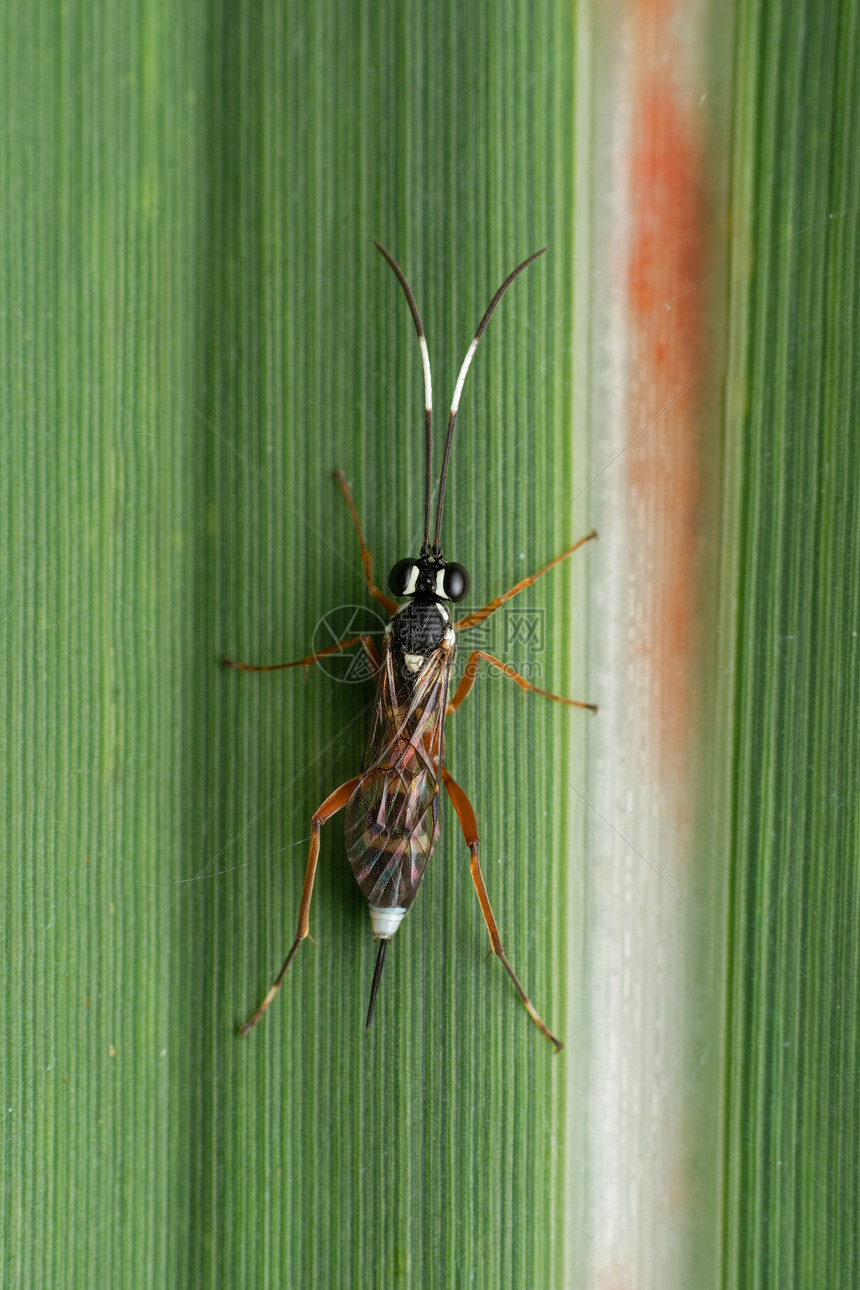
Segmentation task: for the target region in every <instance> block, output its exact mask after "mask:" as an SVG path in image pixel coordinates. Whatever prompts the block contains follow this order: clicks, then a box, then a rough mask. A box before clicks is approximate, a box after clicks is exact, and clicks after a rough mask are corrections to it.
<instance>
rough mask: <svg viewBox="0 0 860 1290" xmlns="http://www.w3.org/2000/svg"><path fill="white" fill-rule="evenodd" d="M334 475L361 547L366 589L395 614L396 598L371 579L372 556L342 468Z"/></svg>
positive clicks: (396, 607)
mask: <svg viewBox="0 0 860 1290" xmlns="http://www.w3.org/2000/svg"><path fill="white" fill-rule="evenodd" d="M334 477H335V479H336V480H337V482H338V487H339V488H340V491H341V492H342V493H343V495H344V497H345V498H346V504H347V506H348V507H349V512H350V514H351V516H352V522H353V524H354V525H355V531H356V533H357V534H358V542H359V545H360V547H361V563H362V564H363V565H364V576H365V578H366V579H367V590H368V591H369V592H370V594H371V596H373V599H374V600H378V601H379V603H380V605H384V606H385V608H386V609H387V610H388V612H389V613H390V614H396V613H397V611H398V609H399V608H400V606H399V605H398V603H397V601H396V600H392V599H391V597H390V596H386V594H385V592H384V591H380V590H379V588H378V587H377V585H376V583H375V582H374V581H373V557H372V555H371V554H370V552H369V551H368V549H367V546H366V544H365V541H364V534H363V533H362V531H361V522H360V520H359V518H358V511H357V510H356V509H355V502H354V501H353V500H352V493H351V492H350V491H349V484H348V483H347V482H346V475H345V474H344V472H343V471H342V470H336V471H335V472H334Z"/></svg>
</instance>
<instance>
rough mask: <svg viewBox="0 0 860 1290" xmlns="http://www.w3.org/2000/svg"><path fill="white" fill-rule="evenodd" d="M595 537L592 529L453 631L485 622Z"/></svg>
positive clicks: (461, 620) (469, 616)
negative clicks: (506, 603)
mask: <svg viewBox="0 0 860 1290" xmlns="http://www.w3.org/2000/svg"><path fill="white" fill-rule="evenodd" d="M596 537H597V529H592V530H591V532H590V533H587V534H586V536H585V537H584V538H580V539H579V541H578V542H574V544H573V546H569V547H568V548H567V550H566V551H562V553H561V555H557V556H556V557H555V559H554V560H550V562H549V564H545V565H544V567H543V568H542V569H538V571H537V573H533V574H532V575H531V576H530V577H528V578H523V580H522V582H518V583H517V585H516V586H515V587H511V589H510V591H506V592H505V594H504V595H503V596H498V597H497V598H496V599H495V600H491V601H490V603H489V604H488V605H484V608H483V609H476V610H475V611H474V613H472V614H467V615H466V617H465V618H461V619H460V620H459V622H456V623H454V630H455V631H458V632H462V631H465V630H466V629H467V628H468V627H477V625H478V623H483V622H486V620H487V619H488V618H489V617H490V614H494V613H495V612H496V610H497V609H500V608H501V607H502V605H503V604H505V602H506V601H508V600H511V599H513V597H514V596H516V595H519V593H520V592H521V591H525V589H526V587H530V586H531V585H532V583H533V582H537V580H538V578H541V577H543V575H544V574H545V573H549V571H550V569H554V568H555V566H556V565H557V564H561V562H562V560H566V559H567V557H568V556H569V555H573V553H574V551H578V550H579V548H580V547H581V546H585V544H586V542H591V541H593V540H594V539H595V538H596Z"/></svg>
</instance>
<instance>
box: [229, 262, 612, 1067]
mask: <svg viewBox="0 0 860 1290" xmlns="http://www.w3.org/2000/svg"><path fill="white" fill-rule="evenodd" d="M374 245H375V246H376V248H377V250H378V251H379V252H380V253H381V254H382V256H383V257H384V258H385V260H386V261H387V262H388V264H389V265H390V266H391V268H392V270H393V271H394V274H395V276H396V277H397V280H398V282H399V283H400V286H401V287H402V289H403V293H404V295H405V296H406V300H407V303H408V305H409V309H410V312H411V314H412V320H413V322H414V324H415V330H416V332H417V334H418V344H419V346H420V350H421V362H422V367H423V373H424V436H425V486H424V538H423V541H422V544H421V550H420V552H419V554H418V555H417V556H407V557H406V558H405V559H401V560H398V561H397V563H396V564H395V565H394V566H393V568H392V570H391V572H390V574H389V577H388V587H389V590H390V591H391V593H392V596H396V597H397V598H398V600H404V601H405V603H404V604H399V603H398V600H394V599H392V597H391V596H388V595H386V594H385V592H383V591H381V590H380V589H379V587H377V586H376V584H375V583H374V581H373V562H372V557H371V553H370V551H369V550H368V547H367V544H366V542H365V540H364V534H363V532H362V528H361V523H360V520H359V516H358V512H357V510H356V507H355V503H354V502H353V499H352V494H351V493H350V490H349V486H348V484H347V482H346V477H345V475H344V473H343V471H338V472H337V473H336V474H335V479H336V481H337V483H338V485H339V487H340V490H341V492H342V493H343V496H344V498H345V499H346V504H347V506H348V507H349V510H350V514H351V516H352V521H353V523H354V525H355V529H356V532H357V534H358V542H359V546H360V548H361V560H362V565H363V568H364V576H365V580H366V582H367V589H368V591H369V592H370V595H371V596H372V597H373V599H374V600H376V601H377V602H378V603H379V604H380V605H382V606H383V608H384V609H386V610H387V611H388V612H389V613H390V614H391V615H392V618H391V622H390V623H389V624H388V625H387V627H386V628H385V632H384V637H383V641H382V647H381V652H379V651H377V648H376V644H375V642H374V640H373V639H372V637H370V636H367V635H361V636H354V637H351V638H349V639H348V640H344V641H339V642H338V643H337V644H335V645H332V646H330V647H329V648H328V649H324V650H320V651H318V652H317V653H314V654H310V655H308V656H307V657H306V658H301V659H297V660H295V661H294V662H291V663H277V664H273V665H270V666H267V667H259V666H254V665H251V664H246V663H237V662H235V661H233V660H232V659H225V660H224V665H225V666H227V667H231V668H236V669H238V670H241V671H247V672H272V671H277V670H279V669H282V668H290V667H305V668H308V667H310V666H311V665H312V664H313V663H315V662H317V661H318V660H319V659H321V658H324V657H325V656H326V655H330V654H334V653H337V652H338V651H340V650H345V649H350V648H354V647H358V646H359V645H360V646H361V647H362V648H363V649H364V651H365V653H366V655H367V658H368V661H369V663H370V666H371V670H372V672H373V674H374V675H375V677H376V698H375V702H374V705H373V715H372V717H371V720H370V730H369V733H368V736H367V744H366V747H365V750H364V757H363V760H362V763H361V771H360V773H359V774H358V775H356V776H355V778H354V779H350V780H347V782H346V783H345V784H341V786H340V787H339V788H336V789H335V790H334V792H333V793H330V794H329V796H328V797H327V798H326V799H325V801H324V802H323V803H322V804H321V805H320V806H319V807H318V808H317V810H316V811H315V812H314V815H313V818H312V821H311V839H310V853H309V855H308V864H307V870H306V872H305V881H304V888H303V890H302V899H301V904H300V907H299V922H298V928H297V930H296V937H295V940H294V941H293V944H292V946H291V948H290V951H289V953H288V954H287V957H286V959H285V961H284V965H283V967H282V968H281V970H280V972H279V973H278V975H277V977H276V979H275V982H274V984H273V985H272V987H271V989H270V990H269V992H268V994H267V995H266V997H265V999H264V1000H263V1002H262V1003H261V1004H260V1006H259V1008H258V1009H257V1011H256V1012H255V1013H254V1015H253V1016H252V1017H251V1018H250V1020H249V1021H247V1022H246V1023H245V1025H243V1026H242V1027H241V1028H240V1031H239V1033H240V1034H242V1035H246V1034H247V1033H248V1031H250V1030H251V1029H252V1028H253V1027H254V1026H256V1024H257V1022H258V1021H259V1020H260V1018H261V1017H262V1016H263V1013H264V1012H265V1011H266V1009H267V1008H268V1007H269V1005H270V1004H271V1002H272V1000H273V999H274V997H275V995H276V994H277V992H278V990H279V989H280V987H281V983H282V981H283V979H284V977H285V975H286V973H287V971H288V969H289V967H290V964H291V963H292V961H293V959H294V958H295V956H296V953H297V952H298V949H299V947H300V945H301V944H302V942H303V941H305V940H307V938H308V936H309V934H310V933H309V915H310V907H311V897H312V895H313V889H314V878H315V876H316V870H317V860H318V857H319V849H320V833H321V830H322V826H323V825H324V824H325V823H326V822H327V821H328V820H330V819H331V818H332V816H333V815H335V814H337V812H338V811H341V810H342V811H344V812H345V833H346V850H347V855H348V858H349V863H350V866H351V868H352V871H353V874H354V876H355V879H356V881H357V883H358V886H359V888H360V889H361V892H362V895H363V896H364V897H365V899H366V900H367V902H368V905H369V907H370V922H371V926H372V928H373V932H374V936H375V937H376V938H377V939H378V940H379V951H378V955H377V959H376V967H375V969H374V973H373V982H372V985H371V991H370V1003H369V1006H368V1010H367V1021H366V1028H367V1029H369V1028H370V1023H371V1020H372V1018H373V1010H374V1005H375V1003H376V996H377V991H378V989H379V982H380V978H381V975H382V968H383V964H384V962H385V954H386V950H387V948H388V945H389V942H390V941H391V938H392V937H393V936H394V933H395V932H396V931H397V929H398V927H399V926H400V924H401V922H402V921H403V918H404V917H405V915H406V914H407V913H408V912H409V909H410V908H411V906H412V904H413V902H414V900H415V897H416V895H417V893H418V889H419V887H420V886H421V881H422V879H423V877H424V873H425V871H426V869H427V865H428V864H429V862H430V857H431V856H432V854H433V851H434V849H435V847H436V844H437V842H438V840H439V832H440V826H441V819H440V814H439V798H440V789H441V788H444V790H445V792H446V793H447V795H448V797H449V798H450V799H451V803H452V805H453V807H454V811H455V813H456V815H457V818H458V820H459V822H460V827H461V829H462V831H463V837H464V838H465V842H466V846H467V847H468V849H469V855H470V862H471V874H472V881H473V882H474V885H475V890H476V892H477V895H478V900H479V902H480V906H481V913H482V914H483V916H484V921H485V923H486V925H487V931H488V932H489V936H490V946H491V949H492V953H494V954H495V955H496V956H497V957H498V958H499V959H501V962H502V965H503V966H504V969H505V971H506V972H507V974H508V976H509V977H510V979H511V981H512V982H513V984H514V988H515V989H516V992H517V994H518V995H519V997H520V999H521V1001H522V1003H523V1004H524V1005H525V1008H526V1010H527V1012H528V1014H529V1016H530V1017H531V1019H532V1021H533V1022H534V1023H535V1025H536V1026H537V1028H538V1029H539V1030H540V1032H541V1034H542V1035H543V1036H544V1037H545V1038H546V1039H548V1040H549V1042H550V1043H551V1044H552V1045H553V1048H554V1049H555V1050H556V1051H557V1052H558V1051H560V1049H561V1047H562V1044H561V1041H560V1040H558V1039H557V1038H556V1037H555V1035H553V1034H552V1032H551V1031H550V1030H549V1029H548V1027H547V1026H546V1025H545V1023H544V1022H543V1020H542V1019H541V1017H540V1016H539V1014H538V1012H537V1010H536V1008H535V1007H534V1005H533V1003H532V1001H531V999H530V998H529V996H528V995H527V994H526V992H525V990H524V989H523V987H522V985H521V984H520V982H519V979H518V978H517V975H516V973H515V972H514V970H513V968H512V967H511V965H510V963H509V962H508V959H507V956H506V954H505V951H504V948H503V946H502V940H501V937H500V935H499V929H498V926H497V924H496V920H495V917H494V915H493V910H492V907H491V905H490V898H489V896H488V894H487V888H486V884H485V882H484V877H483V874H482V872H481V865H480V861H479V858H478V852H479V838H478V826H477V821H476V818H475V811H474V808H473V807H472V804H471V802H470V801H469V799H468V797H467V796H466V794H465V792H464V791H463V789H462V788H461V787H460V785H459V784H457V783H456V781H455V780H454V779H453V778H452V776H451V774H450V773H449V771H448V769H447V767H446V766H445V719H446V717H448V716H450V715H451V714H452V713H454V712H456V710H457V709H458V708H459V707H460V705H461V703H462V702H463V701H464V699H465V698H466V696H467V695H468V694H469V692H470V690H471V689H472V686H473V685H474V683H475V678H476V676H477V669H478V664H479V663H480V662H482V661H483V662H486V663H488V664H489V665H490V667H492V668H497V669H498V670H499V671H500V672H502V673H503V674H504V675H505V676H506V677H508V678H509V679H510V680H511V681H513V682H514V683H515V684H516V685H518V686H519V687H520V689H521V690H523V691H527V692H529V693H531V694H537V695H542V696H543V697H544V698H547V699H552V700H554V701H555V702H557V703H564V704H568V705H569V706H571V707H574V708H585V709H588V710H590V711H592V712H596V711H597V707H596V705H595V704H591V703H581V702H579V701H578V700H576V699H567V698H563V697H562V696H561V695H557V694H550V693H549V692H548V691H546V690H540V689H538V688H537V687H536V686H534V685H532V684H531V682H530V681H528V680H526V678H525V677H524V676H521V675H520V674H519V673H518V672H516V671H515V669H514V668H513V667H511V666H510V665H509V664H507V663H504V662H503V661H502V660H501V659H498V658H496V657H494V656H493V655H492V654H488V653H487V652H486V651H485V650H479V649H476V650H473V651H472V652H471V653H470V655H469V658H468V661H467V663H466V667H465V670H464V673H463V676H462V679H461V680H460V682H459V684H458V685H457V687H456V690H455V691H454V693H453V695H451V694H450V688H451V676H452V669H453V666H454V661H455V658H456V654H457V637H458V633H460V632H462V631H466V630H467V629H468V628H470V627H476V626H477V625H478V624H480V623H483V622H485V621H486V620H487V619H488V618H489V617H490V615H491V614H494V613H495V612H496V610H498V609H499V608H501V606H502V605H504V604H506V603H507V601H509V600H510V599H511V598H512V597H513V596H516V595H518V594H519V593H520V592H521V591H525V589H526V588H527V587H530V586H531V585H532V584H533V583H534V582H536V581H537V579H538V578H540V577H542V576H543V575H544V574H545V573H547V572H549V570H550V569H553V568H555V566H556V565H558V564H561V562H562V561H563V560H566V559H567V558H568V557H569V556H571V555H573V553H574V551H577V550H578V549H579V548H580V547H581V546H583V545H584V544H585V543H586V542H589V541H591V540H592V539H593V538H596V537H597V534H596V532H594V531H592V532H591V533H589V534H588V535H587V536H586V537H584V538H581V539H580V540H579V541H578V542H576V543H574V545H573V546H571V547H569V548H568V549H567V550H566V551H562V553H561V554H560V555H558V556H556V557H555V559H554V560H551V561H550V562H549V564H547V565H544V567H543V568H542V569H539V570H538V571H537V573H533V574H532V575H531V576H530V577H528V578H523V579H522V580H521V581H520V582H518V583H517V584H516V586H514V587H512V588H511V589H510V591H506V592H505V593H504V595H501V596H498V597H497V598H496V599H495V600H492V601H490V603H489V604H487V605H485V606H484V608H483V609H478V610H475V611H473V612H472V613H469V614H466V616H465V617H463V618H460V619H459V620H457V621H452V618H451V613H450V611H449V608H448V606H449V605H452V604H456V603H457V602H458V601H461V600H463V599H464V597H465V596H466V595H468V592H469V575H468V573H467V572H466V570H465V569H464V568H463V566H462V565H459V564H456V563H455V562H454V561H451V560H446V558H445V556H444V554H443V551H442V538H441V534H442V513H443V507H444V502H445V483H446V480H447V478H448V466H449V463H450V458H451V446H452V443H453V439H454V425H455V422H456V420H457V412H458V409H459V406H460V397H461V395H462V393H463V385H464V382H465V380H466V375H467V373H468V371H469V367H470V365H471V363H472V359H473V358H474V356H475V351H476V349H477V348H478V345H479V343H480V340H481V337H482V336H483V334H484V332H485V331H486V328H487V324H488V323H489V321H490V319H491V317H492V315H493V313H494V312H495V310H496V307H497V306H498V304H499V301H500V300H501V299H502V296H503V295H504V294H505V292H506V291H507V290H508V288H509V287H510V285H511V283H512V282H513V281H514V279H515V278H517V277H518V276H519V275H520V274H521V273H522V272H523V270H524V269H527V268H528V266H529V265H530V264H532V263H533V261H535V260H536V259H537V258H538V257H539V256H541V255H543V254H544V251H545V250H546V247H544V248H543V249H542V250H540V251H536V252H535V253H534V254H533V255H530V256H529V257H528V259H527V260H523V262H522V264H518V265H517V267H516V268H515V269H514V270H513V272H512V273H509V274H508V276H507V277H506V278H505V280H504V282H503V283H502V285H501V286H500V287H499V289H498V291H497V292H496V294H495V295H494V296H493V298H492V300H491V301H490V304H489V305H488V306H487V310H486V312H485V313H484V316H483V318H482V319H481V321H480V324H479V325H478V330H477V331H476V332H475V335H474V337H473V339H472V343H471V345H470V346H469V349H468V351H467V353H466V357H465V359H464V360H463V365H462V367H461V368H460V372H459V375H458V377H457V383H456V385H455V387H454V397H453V399H452V402H451V411H450V413H449V415H448V428H447V433H446V437H445V445H444V451H443V456H442V467H441V471H440V475H439V486H438V490H437V493H436V512H435V520H434V527H433V537H432V539H431V537H430V514H431V501H432V491H433V470H432V460H433V442H432V433H431V426H432V390H431V380H430V359H429V355H428V350H427V341H426V338H425V334H424V326H423V323H422V321H421V315H420V314H419V312H418V307H417V305H416V303H415V297H414V295H413V293H412V289H411V287H410V286H409V283H408V282H407V280H406V277H405V276H404V274H403V271H402V270H401V268H400V266H399V265H398V264H397V262H396V261H395V260H394V258H393V256H391V255H390V254H389V252H388V251H386V250H385V248H384V247H382V246H380V245H379V243H378V242H375V243H374Z"/></svg>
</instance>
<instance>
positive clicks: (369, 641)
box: [221, 636, 379, 676]
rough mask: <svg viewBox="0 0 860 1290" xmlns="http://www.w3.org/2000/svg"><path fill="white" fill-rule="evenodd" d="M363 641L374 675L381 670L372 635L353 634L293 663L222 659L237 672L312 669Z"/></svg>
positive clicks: (225, 664)
mask: <svg viewBox="0 0 860 1290" xmlns="http://www.w3.org/2000/svg"><path fill="white" fill-rule="evenodd" d="M359 641H360V642H361V644H362V646H363V648H364V652H365V654H366V655H367V658H368V661H369V663H370V666H371V668H372V669H373V674H374V676H375V675H376V673H377V672H378V671H379V655H378V653H377V652H376V645H375V644H374V641H373V637H372V636H351V637H350V638H349V640H348V641H338V643H337V645H329V647H328V649H321V650H318V651H317V652H316V654H309V655H308V656H307V658H297V659H296V660H295V661H294V662H292V663H271V664H269V666H268V667H256V666H255V665H254V664H253V663H236V662H235V661H234V660H233V659H232V658H224V659H222V660H221V662H222V664H223V665H224V667H232V668H235V670H236V671H237V672H279V671H280V670H281V669H282V668H285V667H306V668H308V669H310V668H311V667H312V666H313V664H314V663H316V661H317V659H320V658H326V657H327V656H328V655H329V654H337V653H339V652H340V650H343V649H349V648H350V646H352V645H357V644H358V643H359Z"/></svg>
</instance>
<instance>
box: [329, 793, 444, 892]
mask: <svg viewBox="0 0 860 1290" xmlns="http://www.w3.org/2000/svg"><path fill="white" fill-rule="evenodd" d="M345 823H346V829H345V832H346V849H347V855H348V856H349V863H350V866H351V867H352V872H353V874H354V875H355V880H356V882H357V883H358V885H359V887H360V889H361V893H362V895H363V896H364V898H365V899H366V900H367V901H368V902H369V903H370V904H371V905H373V906H375V907H376V908H378V909H395V908H402V909H408V908H409V906H410V905H411V903H412V901H413V900H414V899H415V895H416V892H417V891H418V887H419V885H420V883H421V879H422V878H423V877H424V870H425V869H426V868H427V864H428V862H429V860H430V857H431V855H432V854H433V848H434V847H435V846H436V842H437V840H438V837H439V786H438V784H437V783H436V781H435V780H434V779H433V777H432V776H431V775H430V774H429V773H428V772H427V771H426V770H422V771H421V772H419V774H418V775H415V776H412V777H403V776H402V775H400V774H399V773H398V772H397V771H390V770H383V769H378V770H371V771H369V772H368V773H367V774H366V775H363V776H362V779H361V782H360V783H359V785H358V787H357V788H356V790H355V792H354V793H353V795H352V797H351V798H350V800H349V802H348V804H347V808H346V821H345Z"/></svg>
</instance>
